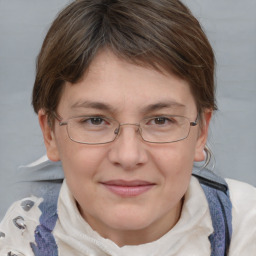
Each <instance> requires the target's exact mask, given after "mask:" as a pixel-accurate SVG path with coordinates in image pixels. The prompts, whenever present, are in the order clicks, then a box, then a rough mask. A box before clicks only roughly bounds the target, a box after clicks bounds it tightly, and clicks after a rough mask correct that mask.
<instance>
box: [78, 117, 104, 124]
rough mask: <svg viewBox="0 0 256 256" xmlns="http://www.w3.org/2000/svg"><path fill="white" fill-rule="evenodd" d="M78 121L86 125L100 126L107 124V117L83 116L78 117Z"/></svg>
mask: <svg viewBox="0 0 256 256" xmlns="http://www.w3.org/2000/svg"><path fill="white" fill-rule="evenodd" d="M79 123H80V124H82V125H86V126H102V125H108V124H109V122H108V121H107V119H105V118H103V117H98V116H92V117H85V118H83V119H80V120H79Z"/></svg>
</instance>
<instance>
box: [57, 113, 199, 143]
mask: <svg viewBox="0 0 256 256" xmlns="http://www.w3.org/2000/svg"><path fill="white" fill-rule="evenodd" d="M53 116H54V118H55V119H56V120H57V121H58V122H59V126H65V125H66V126H67V128H66V131H67V134H68V137H69V139H70V140H71V141H73V142H75V143H79V144H86V145H102V144H108V143H111V142H113V141H115V139H116V138H117V137H118V136H119V135H120V133H121V129H120V127H121V126H124V125H134V126H137V127H138V130H139V134H140V137H141V138H142V140H143V141H145V142H148V143H152V144H166V143H174V142H178V141H182V140H185V139H186V138H187V137H188V136H189V134H190V127H194V126H196V125H198V121H199V113H197V116H196V119H195V121H193V122H191V121H190V120H189V118H188V117H185V116H180V115H168V116H173V117H183V118H186V119H187V120H188V121H189V131H188V134H187V136H186V137H184V138H182V139H179V140H175V141H167V142H152V141H148V140H145V139H144V138H143V136H142V132H141V125H140V122H141V121H142V120H144V119H142V120H141V121H140V122H139V123H119V122H118V121H117V120H116V119H114V118H110V117H107V118H108V119H111V120H114V121H116V122H117V123H118V128H117V129H116V130H118V131H117V132H116V130H115V131H114V134H116V136H115V137H114V139H113V140H111V141H107V142H99V143H90V142H81V141H77V140H74V139H72V138H71V136H70V134H69V131H68V121H69V120H70V119H74V118H78V117H89V116H86V115H82V116H77V117H71V118H68V119H67V120H66V121H63V118H62V117H61V116H60V115H59V114H57V113H56V112H53ZM91 117H93V116H91Z"/></svg>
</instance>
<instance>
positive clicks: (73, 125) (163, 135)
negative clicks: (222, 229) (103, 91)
mask: <svg viewBox="0 0 256 256" xmlns="http://www.w3.org/2000/svg"><path fill="white" fill-rule="evenodd" d="M54 115H55V118H56V119H57V120H58V121H59V125H60V126H66V129H67V133H68V136H69V138H70V139H71V140H72V141H74V142H77V143H82V144H92V145H95V144H106V143H110V142H112V141H114V140H115V139H116V138H117V137H118V135H119V134H120V132H121V127H123V126H135V127H136V129H137V130H136V131H137V132H138V133H139V134H140V136H141V138H142V139H143V140H144V141H146V142H149V143H172V142H177V141H181V140H184V139H186V138H187V137H188V135H189V132H190V127H191V126H196V125H197V124H198V115H197V118H196V120H195V121H194V122H191V121H190V120H189V119H188V118H187V117H184V116H177V115H163V116H154V117H150V118H145V119H143V120H141V121H140V122H139V123H119V122H118V121H116V120H115V119H113V118H109V117H103V116H79V117H73V118H70V119H68V120H67V121H62V118H61V117H60V116H58V115H57V114H54Z"/></svg>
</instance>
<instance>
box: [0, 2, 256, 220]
mask: <svg viewBox="0 0 256 256" xmlns="http://www.w3.org/2000/svg"><path fill="white" fill-rule="evenodd" d="M68 2H70V1H68V0H0V117H1V118H0V167H1V169H0V219H1V218H2V216H3V214H4V212H5V211H6V209H7V207H9V205H10V203H11V202H12V201H14V200H17V199H18V198H19V197H21V196H22V191H17V190H18V188H17V187H16V186H15V185H13V184H14V181H15V180H16V176H17V174H18V166H19V165H22V164H28V163H30V162H32V161H34V160H36V159H37V158H39V157H40V156H42V155H43V154H45V149H44V145H43V139H42V136H41V132H40V129H39V125H38V122H37V116H36V115H35V114H34V113H33V110H32V107H31V105H30V101H31V91H32V87H33V82H34V76H35V59H36V56H37V54H38V52H39V49H40V47H41V44H42V40H43V38H44V36H45V34H46V32H47V29H48V28H49V26H50V24H51V22H52V20H53V19H54V17H55V15H56V14H57V12H59V10H60V9H61V8H62V7H64V6H65V5H66V4H67V3H68ZM183 2H185V3H186V4H187V5H188V6H189V7H190V8H191V10H192V12H193V13H194V14H195V16H196V17H197V18H198V19H199V21H200V22H201V24H202V25H203V27H204V29H205V31H206V33H207V35H208V37H209V39H210V41H211V44H212V46H213V48H214V51H215V54H216V60H217V72H216V84H217V88H218V89H217V100H218V107H219V111H218V112H216V113H215V116H214V118H213V121H212V124H211V131H210V134H209V145H210V147H211V149H212V151H213V153H214V156H215V159H216V161H215V162H216V163H215V171H216V172H217V173H219V174H221V175H222V176H224V177H229V178H234V179H238V180H241V181H245V182H248V183H250V184H252V185H254V186H255V185H256V164H255V158H256V135H255V131H256V99H255V97H256V15H255V11H256V0H243V1H241V0H214V1H212V0H186V1H185V0H184V1H183Z"/></svg>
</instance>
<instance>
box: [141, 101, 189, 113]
mask: <svg viewBox="0 0 256 256" xmlns="http://www.w3.org/2000/svg"><path fill="white" fill-rule="evenodd" d="M185 107H186V106H185V105H183V104H181V103H179V102H176V101H161V102H157V103H154V104H150V105H148V106H145V107H144V108H143V109H142V112H143V113H150V112H153V111H157V110H161V109H164V108H173V109H176V108H185Z"/></svg>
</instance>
